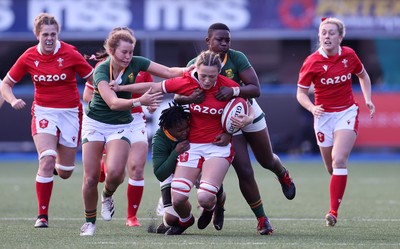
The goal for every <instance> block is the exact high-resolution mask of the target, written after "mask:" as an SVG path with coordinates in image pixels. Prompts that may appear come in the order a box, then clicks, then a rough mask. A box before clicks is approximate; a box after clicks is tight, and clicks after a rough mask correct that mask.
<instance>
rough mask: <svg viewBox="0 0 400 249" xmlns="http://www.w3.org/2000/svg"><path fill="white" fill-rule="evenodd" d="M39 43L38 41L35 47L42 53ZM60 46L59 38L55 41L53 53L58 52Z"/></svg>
mask: <svg viewBox="0 0 400 249" xmlns="http://www.w3.org/2000/svg"><path fill="white" fill-rule="evenodd" d="M40 48H41V45H40V42H39V44H38V46H37V47H36V49H37V51H38V52H39V54H41V55H43V53H42V51H41V50H40ZM60 48H61V42H60V41H59V40H57V41H56V48H55V49H54V52H53V54H56V53H57V52H58V50H60Z"/></svg>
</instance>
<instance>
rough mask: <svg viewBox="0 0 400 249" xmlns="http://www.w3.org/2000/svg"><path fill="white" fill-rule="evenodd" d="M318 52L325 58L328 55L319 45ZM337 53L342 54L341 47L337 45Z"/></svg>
mask: <svg viewBox="0 0 400 249" xmlns="http://www.w3.org/2000/svg"><path fill="white" fill-rule="evenodd" d="M318 52H319V54H320V55H322V56H323V57H325V58H328V55H327V54H326V53H325V51H324V50H323V49H322V47H319V49H318ZM338 54H339V55H341V54H342V47H341V46H339V50H338Z"/></svg>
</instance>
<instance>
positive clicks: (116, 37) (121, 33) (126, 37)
mask: <svg viewBox="0 0 400 249" xmlns="http://www.w3.org/2000/svg"><path fill="white" fill-rule="evenodd" d="M120 41H126V42H128V43H131V44H133V45H135V44H136V39H135V37H134V36H133V30H131V29H130V28H127V27H117V28H114V29H113V30H111V32H110V34H109V35H108V37H107V39H106V40H105V41H104V48H105V50H106V52H107V53H108V54H110V55H111V54H113V53H112V51H115V50H116V49H117V47H118V46H119V43H120Z"/></svg>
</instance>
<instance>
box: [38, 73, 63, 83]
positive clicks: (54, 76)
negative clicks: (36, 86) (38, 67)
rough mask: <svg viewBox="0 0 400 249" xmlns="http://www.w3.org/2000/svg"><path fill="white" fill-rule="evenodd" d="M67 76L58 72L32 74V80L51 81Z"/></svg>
mask: <svg viewBox="0 0 400 249" xmlns="http://www.w3.org/2000/svg"><path fill="white" fill-rule="evenodd" d="M66 78H67V75H66V74H65V73H63V74H61V75H58V74H46V75H42V74H41V75H36V74H35V75H33V80H34V81H37V82H40V81H46V82H52V81H60V80H65V79H66Z"/></svg>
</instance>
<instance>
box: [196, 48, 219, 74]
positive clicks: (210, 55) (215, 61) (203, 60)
mask: <svg viewBox="0 0 400 249" xmlns="http://www.w3.org/2000/svg"><path fill="white" fill-rule="evenodd" d="M195 65H196V67H197V68H198V67H199V66H201V65H205V66H214V67H217V68H218V72H220V71H221V68H222V62H221V59H220V57H219V54H217V53H214V52H212V51H210V50H207V51H203V52H201V53H200V54H199V55H198V56H197V59H196V63H195Z"/></svg>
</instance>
